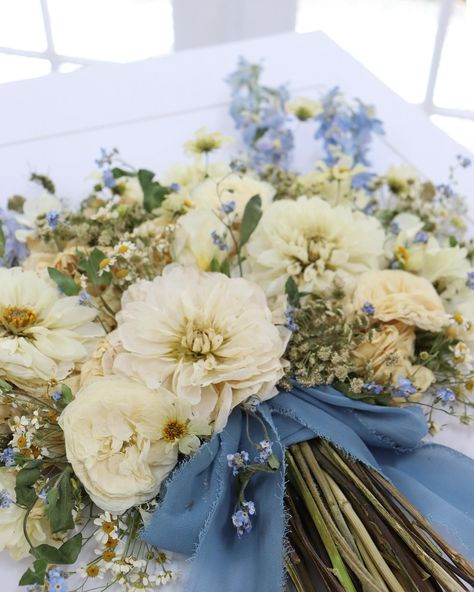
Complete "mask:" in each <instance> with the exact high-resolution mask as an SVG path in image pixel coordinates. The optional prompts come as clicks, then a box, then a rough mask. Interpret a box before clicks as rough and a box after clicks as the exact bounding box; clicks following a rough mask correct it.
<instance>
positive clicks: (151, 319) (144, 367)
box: [113, 265, 286, 430]
mask: <svg viewBox="0 0 474 592" xmlns="http://www.w3.org/2000/svg"><path fill="white" fill-rule="evenodd" d="M138 297H140V299H138ZM117 320H118V328H117V335H118V338H119V341H120V342H121V347H122V348H123V353H118V354H117V356H116V358H115V362H114V366H113V369H114V372H118V373H121V374H125V375H127V376H130V377H133V378H135V379H137V380H141V381H143V382H145V384H146V385H147V386H148V387H150V388H157V387H159V386H161V385H163V386H165V387H166V388H168V389H169V390H171V391H172V392H173V393H175V394H176V396H177V397H178V398H179V399H184V400H186V401H188V402H189V403H190V404H191V405H192V406H193V407H195V408H197V409H199V411H198V413H199V416H200V417H209V416H210V418H211V419H213V420H215V425H214V429H215V430H220V429H222V427H223V426H224V425H225V424H226V422H227V418H228V415H229V413H230V412H231V410H232V409H233V408H234V407H235V406H236V405H238V404H240V403H242V402H243V401H245V400H246V399H247V398H248V397H250V396H252V395H256V396H258V397H260V399H261V400H265V399H268V398H270V397H272V396H274V395H275V394H276V392H277V391H276V387H275V384H276V383H277V382H278V380H279V379H280V378H281V377H282V376H283V365H282V361H281V356H282V355H283V352H284V350H285V346H286V343H285V341H286V339H284V338H282V337H281V336H280V333H279V331H278V329H277V328H276V327H275V325H274V324H273V323H272V315H271V312H270V310H269V309H268V306H267V303H266V300H265V296H264V294H263V292H262V290H261V289H260V288H259V287H258V286H256V285H255V284H253V283H251V282H249V281H247V280H244V279H241V278H232V279H231V278H228V277H227V276H225V275H223V274H218V273H204V272H200V271H199V270H197V269H196V268H183V267H180V266H176V265H175V266H169V267H168V268H166V269H165V271H164V273H163V276H162V277H157V278H156V279H155V280H154V281H153V282H141V284H140V290H135V289H134V297H133V298H132V299H128V298H127V296H125V299H124V301H123V306H122V310H121V312H120V313H119V314H118V315H117ZM285 337H286V336H285Z"/></svg>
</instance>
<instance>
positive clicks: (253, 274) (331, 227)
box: [247, 196, 385, 296]
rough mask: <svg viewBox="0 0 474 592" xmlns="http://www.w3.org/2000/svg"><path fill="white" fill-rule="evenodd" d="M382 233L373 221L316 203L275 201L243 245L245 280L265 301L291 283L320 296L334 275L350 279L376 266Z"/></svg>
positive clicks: (311, 200)
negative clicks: (256, 287) (245, 249)
mask: <svg viewBox="0 0 474 592" xmlns="http://www.w3.org/2000/svg"><path fill="white" fill-rule="evenodd" d="M384 240H385V233H384V231H383V229H382V227H381V226H380V224H379V222H378V221H377V220H375V218H371V217H368V216H365V215H364V214H361V213H359V212H352V211H351V209H350V208H348V207H344V206H336V207H333V206H331V205H330V204H328V203H327V202H325V201H323V200H322V199H320V198H318V197H313V198H307V197H304V196H303V197H300V198H298V199H297V200H295V201H290V200H280V201H277V202H275V203H273V204H272V205H271V206H270V207H269V208H268V209H267V211H266V212H264V214H263V216H262V219H261V220H260V223H259V225H258V226H257V229H256V230H255V232H254V233H253V235H252V236H251V238H250V241H249V243H248V261H247V265H248V266H249V269H250V275H249V276H248V277H249V278H250V279H253V280H254V281H255V282H257V283H258V284H259V285H261V286H262V287H263V288H264V290H265V291H266V293H267V295H268V296H277V295H278V294H282V293H284V291H285V283H286V281H287V280H288V278H289V277H292V278H293V279H294V280H295V282H296V284H297V286H298V288H299V289H300V290H301V291H304V292H319V293H321V292H324V290H325V289H326V288H328V287H329V286H330V285H331V283H332V281H333V280H334V277H335V276H336V275H338V276H339V277H341V278H342V279H344V280H345V281H346V284H347V285H348V286H350V284H351V283H352V279H353V277H354V276H356V275H359V274H361V273H363V272H365V271H367V270H368V269H374V268H375V269H377V268H379V266H380V263H381V256H382V251H383V244H384Z"/></svg>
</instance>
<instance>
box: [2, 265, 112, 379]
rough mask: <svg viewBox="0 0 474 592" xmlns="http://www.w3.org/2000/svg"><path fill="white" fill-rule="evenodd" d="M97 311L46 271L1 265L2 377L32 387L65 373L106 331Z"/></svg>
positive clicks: (84, 356) (58, 377)
mask: <svg viewBox="0 0 474 592" xmlns="http://www.w3.org/2000/svg"><path fill="white" fill-rule="evenodd" d="M96 315H97V312H96V311H95V310H94V309H92V308H89V307H86V306H81V305H80V304H79V302H78V299H77V298H76V297H72V296H71V297H66V296H62V295H61V294H60V293H59V291H58V289H57V287H56V285H55V284H54V283H53V282H51V281H50V280H49V279H47V278H46V276H45V277H41V276H39V275H37V274H36V273H35V272H33V271H23V270H22V269H20V268H12V269H0V376H1V377H3V378H5V379H7V380H10V381H12V382H14V383H15V384H19V385H20V386H21V385H23V386H25V385H26V386H30V387H31V386H34V385H35V384H37V383H41V382H46V381H49V380H61V379H63V378H65V377H66V376H67V374H68V373H69V372H70V371H71V370H72V369H73V367H74V365H75V364H76V363H77V362H80V361H81V360H84V358H86V356H87V354H88V351H89V349H88V345H91V346H92V347H93V345H94V343H95V341H96V339H97V337H99V336H100V335H102V334H103V330H102V328H101V327H100V326H99V325H97V324H95V323H93V322H92V320H93V319H94V318H95V317H96Z"/></svg>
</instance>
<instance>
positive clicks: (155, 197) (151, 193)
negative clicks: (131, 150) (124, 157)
mask: <svg viewBox="0 0 474 592" xmlns="http://www.w3.org/2000/svg"><path fill="white" fill-rule="evenodd" d="M137 176H138V181H139V182H140V186H141V188H142V190H143V207H144V208H145V210H146V211H147V212H151V211H153V210H154V209H156V208H159V207H160V206H161V204H162V203H163V200H164V199H165V197H166V196H167V195H168V194H170V193H171V189H170V188H169V187H166V186H165V185H161V183H159V182H158V181H154V180H153V179H154V177H155V173H153V172H152V171H148V170H146V169H140V170H139V171H138V174H137Z"/></svg>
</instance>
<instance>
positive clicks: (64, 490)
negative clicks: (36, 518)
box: [47, 467, 74, 533]
mask: <svg viewBox="0 0 474 592" xmlns="http://www.w3.org/2000/svg"><path fill="white" fill-rule="evenodd" d="M71 472H72V471H71V467H67V469H66V470H65V471H64V473H63V474H62V475H61V477H60V478H59V480H58V481H57V483H56V485H55V486H54V487H53V488H52V489H50V490H49V492H48V498H47V499H48V506H47V511H48V518H49V524H50V527H51V532H52V533H55V532H64V531H65V530H71V528H74V518H73V514H72V511H73V508H74V497H73V493H72V485H71Z"/></svg>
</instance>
